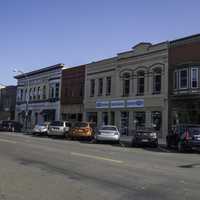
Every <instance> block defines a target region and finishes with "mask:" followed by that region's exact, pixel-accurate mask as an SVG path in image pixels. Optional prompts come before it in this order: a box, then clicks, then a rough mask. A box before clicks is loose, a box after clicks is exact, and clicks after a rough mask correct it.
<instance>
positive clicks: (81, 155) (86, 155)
mask: <svg viewBox="0 0 200 200" xmlns="http://www.w3.org/2000/svg"><path fill="white" fill-rule="evenodd" d="M70 154H71V155H73V156H80V157H85V158H93V159H96V160H104V161H109V162H114V163H118V164H122V163H123V161H121V160H113V159H110V158H105V157H101V156H93V155H88V154H82V153H76V152H70Z"/></svg>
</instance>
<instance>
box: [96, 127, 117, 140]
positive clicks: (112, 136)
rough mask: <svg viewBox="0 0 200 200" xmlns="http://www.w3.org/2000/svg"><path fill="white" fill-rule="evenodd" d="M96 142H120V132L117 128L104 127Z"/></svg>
mask: <svg viewBox="0 0 200 200" xmlns="http://www.w3.org/2000/svg"><path fill="white" fill-rule="evenodd" d="M95 139H96V142H98V141H113V142H119V140H120V132H119V130H118V128H117V127H116V126H111V125H106V126H102V127H101V128H100V129H99V130H98V131H97V133H96V135H95Z"/></svg>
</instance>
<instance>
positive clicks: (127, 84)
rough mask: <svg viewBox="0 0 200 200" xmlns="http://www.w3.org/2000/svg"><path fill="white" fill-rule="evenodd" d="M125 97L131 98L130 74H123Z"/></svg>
mask: <svg viewBox="0 0 200 200" xmlns="http://www.w3.org/2000/svg"><path fill="white" fill-rule="evenodd" d="M122 78H123V96H129V93H130V74H129V73H124V74H123V77H122Z"/></svg>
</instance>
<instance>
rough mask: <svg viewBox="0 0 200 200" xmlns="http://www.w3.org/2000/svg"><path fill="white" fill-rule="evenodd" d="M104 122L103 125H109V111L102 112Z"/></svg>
mask: <svg viewBox="0 0 200 200" xmlns="http://www.w3.org/2000/svg"><path fill="white" fill-rule="evenodd" d="M102 123H103V125H108V112H103V113H102Z"/></svg>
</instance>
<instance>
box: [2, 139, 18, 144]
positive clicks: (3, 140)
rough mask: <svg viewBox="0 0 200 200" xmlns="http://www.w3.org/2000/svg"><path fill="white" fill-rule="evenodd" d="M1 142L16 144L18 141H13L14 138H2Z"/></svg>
mask: <svg viewBox="0 0 200 200" xmlns="http://www.w3.org/2000/svg"><path fill="white" fill-rule="evenodd" d="M0 142H7V143H12V144H16V143H17V142H15V141H12V140H5V139H0Z"/></svg>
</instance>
